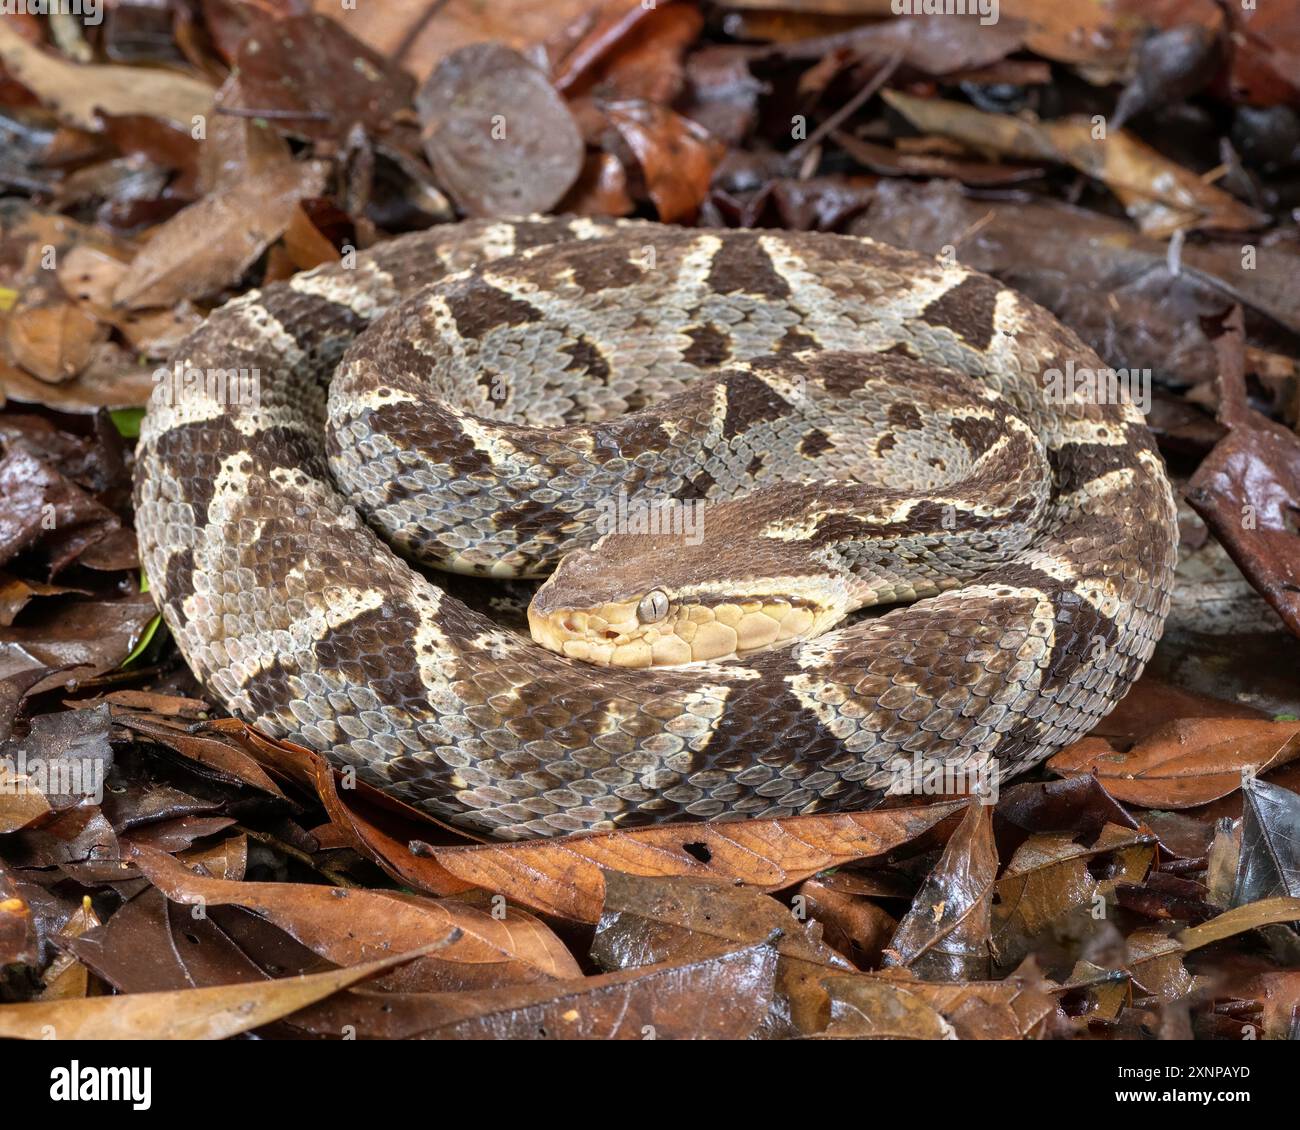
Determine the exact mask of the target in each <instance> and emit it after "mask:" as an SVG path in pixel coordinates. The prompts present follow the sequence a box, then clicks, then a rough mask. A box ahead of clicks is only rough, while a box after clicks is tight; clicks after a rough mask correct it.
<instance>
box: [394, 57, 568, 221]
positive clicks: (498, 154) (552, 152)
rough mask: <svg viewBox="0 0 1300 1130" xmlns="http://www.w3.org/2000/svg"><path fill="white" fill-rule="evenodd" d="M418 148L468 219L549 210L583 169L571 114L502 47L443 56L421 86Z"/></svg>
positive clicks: (541, 78)
mask: <svg viewBox="0 0 1300 1130" xmlns="http://www.w3.org/2000/svg"><path fill="white" fill-rule="evenodd" d="M416 108H417V109H418V110H419V114H420V121H421V127H422V128H421V136H422V138H423V140H424V151H425V153H426V154H427V155H428V158H429V163H430V164H431V165H432V166H433V169H434V173H435V174H436V175H437V177H438V181H439V183H440V184H441V185H442V187H443V188H445V189H446V190H447V193H448V195H449V196H450V197H451V198H452V199H453V200H455V201H456V203H457V204H458V205H459V206H460V209H461V211H463V212H464V213H466V214H467V215H470V216H525V215H528V214H530V213H533V212H545V211H548V210H549V209H551V208H553V207H554V206H555V205H556V204H557V203H558V202H559V201H560V200H561V198H562V197H563V196H564V194H565V193H566V192H568V191H569V189H570V188H571V187H572V186H573V184H574V182H575V181H576V180H577V179H578V174H579V173H580V172H581V171H582V163H583V151H584V150H583V142H582V135H581V134H580V133H579V132H578V126H577V123H576V122H575V121H574V120H573V115H572V114H571V113H570V112H569V108H568V107H567V106H566V105H565V104H564V100H563V99H562V98H561V97H560V96H559V95H558V94H557V93H556V92H555V89H554V88H553V87H552V86H551V84H550V82H549V81H548V79H547V78H546V75H544V74H543V73H542V72H541V71H540V70H538V69H537V68H536V67H535V66H533V65H532V64H531V63H530V62H529V61H528V60H527V59H525V58H524V57H523V56H522V55H520V54H519V53H518V52H516V51H512V50H511V49H510V48H508V47H503V46H501V45H499V44H494V43H481V44H476V45H475V46H472V47H463V48H461V49H460V50H458V51H456V52H454V53H453V54H451V55H448V56H447V57H446V58H445V59H443V60H442V62H440V63H439V64H438V67H437V69H436V70H435V71H434V72H433V74H431V75H430V76H429V78H428V81H426V82H425V83H424V85H423V86H422V87H421V88H420V92H419V94H418V95H417V96H416Z"/></svg>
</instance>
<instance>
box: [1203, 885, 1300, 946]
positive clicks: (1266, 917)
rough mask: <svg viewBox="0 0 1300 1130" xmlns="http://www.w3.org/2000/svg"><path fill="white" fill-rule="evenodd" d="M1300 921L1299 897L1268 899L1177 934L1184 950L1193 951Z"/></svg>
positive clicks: (1236, 908) (1231, 911) (1235, 908)
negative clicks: (1232, 938)
mask: <svg viewBox="0 0 1300 1130" xmlns="http://www.w3.org/2000/svg"><path fill="white" fill-rule="evenodd" d="M1297 921H1300V898H1269V899H1261V900H1260V901H1259V902H1251V903H1247V904H1246V905H1245V906H1238V907H1234V908H1233V909H1232V910H1225V911H1224V912H1223V913H1222V914H1220V915H1219V916H1218V917H1217V918H1211V919H1210V921H1208V922H1202V923H1201V924H1200V925H1199V926H1190V927H1188V928H1187V929H1186V930H1183V931H1182V932H1181V933H1180V934H1179V935H1178V940H1179V942H1181V943H1182V946H1183V949H1185V950H1187V951H1188V952H1189V953H1190V952H1191V951H1192V950H1196V949H1200V948H1201V947H1202V946H1208V945H1210V944H1211V943H1212V942H1221V941H1223V939H1224V938H1231V937H1232V936H1233V935H1235V934H1240V933H1242V932H1243V931H1245V930H1255V929H1258V928H1259V927H1260V926H1269V925H1272V924H1273V923H1286V922H1297Z"/></svg>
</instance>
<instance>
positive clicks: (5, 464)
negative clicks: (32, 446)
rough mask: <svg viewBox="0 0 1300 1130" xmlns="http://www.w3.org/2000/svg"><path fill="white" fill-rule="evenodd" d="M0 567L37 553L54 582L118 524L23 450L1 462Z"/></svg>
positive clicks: (106, 512) (107, 510)
mask: <svg viewBox="0 0 1300 1130" xmlns="http://www.w3.org/2000/svg"><path fill="white" fill-rule="evenodd" d="M0 499H3V500H4V509H3V513H0V564H5V563H7V562H9V561H11V560H12V559H13V558H14V557H15V556H16V555H17V554H19V553H24V552H28V551H32V550H38V551H39V552H40V556H41V557H42V558H43V559H44V561H45V564H46V572H47V576H48V577H54V576H55V575H56V574H58V573H60V572H62V571H63V570H64V569H65V568H67V566H68V565H70V564H71V563H72V562H73V561H75V560H76V559H77V558H78V557H79V556H80V555H81V554H82V553H84V552H85V551H86V550H87V549H88V548H89V547H90V546H92V545H94V544H95V542H97V541H99V540H101V539H102V538H103V537H105V536H106V535H107V534H108V533H110V532H111V531H113V530H116V529H117V528H118V527H119V525H120V524H121V523H120V521H119V519H118V517H117V515H116V514H114V513H113V512H112V511H111V510H109V509H108V508H107V507H105V506H102V505H100V503H99V502H98V501H96V500H95V499H94V498H93V497H92V496H91V495H89V494H87V493H86V492H85V491H83V490H82V489H81V488H80V487H79V486H77V485H76V483H74V482H72V481H71V480H70V479H68V478H66V477H65V476H64V475H62V474H60V473H59V472H58V471H55V470H53V469H52V468H50V467H47V466H45V465H44V464H42V463H41V462H40V461H38V460H37V459H36V458H35V457H33V456H32V455H30V454H29V453H28V452H26V451H23V450H15V451H12V452H10V453H9V454H8V455H6V456H5V457H4V458H3V459H0Z"/></svg>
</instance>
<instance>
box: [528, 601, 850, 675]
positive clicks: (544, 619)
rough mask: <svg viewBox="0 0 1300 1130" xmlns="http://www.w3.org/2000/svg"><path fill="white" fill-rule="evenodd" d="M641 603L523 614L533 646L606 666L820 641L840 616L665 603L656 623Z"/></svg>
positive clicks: (783, 607) (702, 659)
mask: <svg viewBox="0 0 1300 1130" xmlns="http://www.w3.org/2000/svg"><path fill="white" fill-rule="evenodd" d="M639 599H640V598H638V599H633V600H628V601H623V602H618V603H613V604H604V605H602V606H600V607H599V608H592V609H580V608H549V609H539V608H538V607H537V605H536V604H534V605H530V606H529V609H528V626H529V629H530V631H531V633H532V637H533V640H534V641H535V642H536V643H539V644H541V645H542V646H543V647H546V648H548V649H550V650H551V651H554V652H558V653H559V654H560V655H564V656H567V657H568V658H570V659H580V660H583V661H585V662H587V663H594V664H598V665H600V666H603V667H678V666H684V665H686V664H688V663H707V662H717V661H718V660H723V659H732V658H737V657H744V656H746V655H750V654H752V653H754V652H757V651H765V650H767V649H768V648H771V647H780V646H783V645H785V644H789V643H793V642H795V641H796V640H800V639H808V638H811V637H812V636H815V635H819V634H820V633H821V632H823V631H825V630H826V629H827V628H828V627H830V626H831V625H832V624H833V623H835V622H836V621H837V620H838V619H840V617H841V616H842V615H843V610H841V609H839V608H823V607H813V606H809V605H807V604H805V603H792V602H790V601H789V600H783V599H780V598H774V599H756V600H742V601H737V602H735V603H731V602H727V603H721V604H714V605H704V604H670V605H669V609H668V612H667V615H665V616H664V617H663V618H661V619H660V620H657V621H655V622H654V623H653V624H644V623H642V622H641V621H640V620H639V619H638V617H637V606H638V604H639Z"/></svg>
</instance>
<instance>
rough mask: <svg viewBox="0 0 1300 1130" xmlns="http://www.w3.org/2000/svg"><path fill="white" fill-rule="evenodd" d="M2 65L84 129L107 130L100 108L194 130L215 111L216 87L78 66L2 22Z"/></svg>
mask: <svg viewBox="0 0 1300 1130" xmlns="http://www.w3.org/2000/svg"><path fill="white" fill-rule="evenodd" d="M0 63H3V64H4V68H5V70H6V71H8V73H9V75H10V76H11V77H13V78H15V79H17V80H18V81H19V82H21V83H22V84H23V85H24V86H26V87H27V88H28V89H29V90H31V91H32V93H33V94H35V95H36V97H37V98H39V99H40V100H41V103H42V105H44V106H46V107H47V108H49V109H50V110H53V111H54V112H55V113H56V114H58V115H59V117H60V118H61V119H62V120H64V121H66V122H70V123H71V124H72V125H75V126H78V127H80V128H81V129H86V130H91V131H98V130H100V129H101V128H102V126H101V123H100V121H99V118H98V116H97V115H96V111H97V110H105V111H107V112H108V113H111V114H150V115H152V116H154V117H159V118H166V119H167V120H169V121H172V122H175V123H176V124H177V125H180V126H183V127H184V128H185V129H187V130H188V129H190V128H191V126H192V125H193V119H194V118H196V117H206V115H207V114H208V113H210V112H211V109H212V95H213V93H214V92H213V89H212V87H210V86H209V85H208V84H207V83H205V82H203V81H201V80H199V79H196V78H191V77H190V76H189V75H183V74H180V73H179V72H177V71H162V70H150V69H149V68H147V67H118V66H99V65H94V66H78V65H77V64H75V63H69V62H67V61H65V60H63V59H60V58H59V57H58V56H57V55H50V54H47V53H46V52H44V51H42V50H40V49H39V48H37V47H33V46H31V44H29V43H27V42H26V41H25V40H24V39H23V38H22V37H21V36H20V35H19V34H18V33H17V32H16V31H15V30H14V29H13V28H12V27H11V26H9V24H8V22H7V21H5V22H0Z"/></svg>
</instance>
